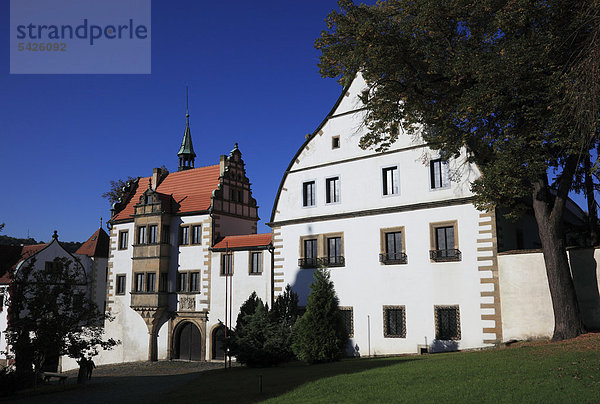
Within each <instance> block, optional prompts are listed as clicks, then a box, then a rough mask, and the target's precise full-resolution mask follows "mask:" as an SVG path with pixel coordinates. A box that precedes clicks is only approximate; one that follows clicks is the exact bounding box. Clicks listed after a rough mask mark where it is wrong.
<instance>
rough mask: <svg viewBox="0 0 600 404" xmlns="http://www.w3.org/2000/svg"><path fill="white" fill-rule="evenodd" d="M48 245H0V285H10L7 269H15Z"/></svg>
mask: <svg viewBox="0 0 600 404" xmlns="http://www.w3.org/2000/svg"><path fill="white" fill-rule="evenodd" d="M47 246H48V244H33V245H18V246H13V245H0V285H7V284H9V283H10V273H9V271H8V270H9V269H13V270H14V269H15V268H16V267H17V265H19V263H20V262H22V261H24V260H26V259H27V258H29V257H31V256H32V255H34V254H37V253H38V252H40V251H42V250H43V249H44V248H46V247H47Z"/></svg>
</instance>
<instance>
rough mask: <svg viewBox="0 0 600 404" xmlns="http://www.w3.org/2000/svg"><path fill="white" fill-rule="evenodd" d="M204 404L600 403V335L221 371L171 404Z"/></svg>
mask: <svg viewBox="0 0 600 404" xmlns="http://www.w3.org/2000/svg"><path fill="white" fill-rule="evenodd" d="M259 375H261V376H262V379H263V392H262V393H259V392H258V380H259ZM197 400H201V401H203V402H234V403H236V404H237V403H245V402H258V401H264V400H267V402H285V403H289V402H302V403H307V402H310V403H314V402H328V403H331V402H334V403H335V402H340V403H341V402H378V403H379V402H416V401H419V402H421V401H425V402H434V401H435V402H455V401H459V400H460V401H461V402H477V403H479V402H494V403H495V402H581V403H587V402H600V334H586V335H583V336H581V337H579V338H576V339H574V340H570V341H563V342H556V343H550V342H547V341H545V342H542V341H538V342H528V343H518V344H514V345H512V346H511V347H506V348H500V349H493V350H485V351H475V352H462V353H460V352H457V353H447V354H435V355H424V356H404V357H396V358H376V359H348V360H344V361H341V362H337V363H331V364H323V365H313V366H308V365H304V364H301V363H291V364H287V365H284V366H280V367H274V368H266V369H250V368H244V367H238V368H233V369H227V370H224V369H220V370H215V371H209V372H206V373H204V374H202V375H201V376H199V377H198V378H197V379H196V380H194V381H193V382H191V383H190V384H188V385H187V386H185V387H182V388H181V389H178V391H176V392H173V393H172V394H170V395H169V396H168V397H167V398H166V399H165V402H167V401H168V402H180V401H183V402H190V401H197Z"/></svg>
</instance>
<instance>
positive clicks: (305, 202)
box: [302, 181, 315, 206]
mask: <svg viewBox="0 0 600 404" xmlns="http://www.w3.org/2000/svg"><path fill="white" fill-rule="evenodd" d="M302 206H315V182H314V181H308V182H305V183H303V184H302Z"/></svg>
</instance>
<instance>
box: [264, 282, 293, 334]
mask: <svg viewBox="0 0 600 404" xmlns="http://www.w3.org/2000/svg"><path fill="white" fill-rule="evenodd" d="M270 314H271V318H272V319H273V321H275V322H277V323H279V324H283V325H284V326H286V327H289V328H290V329H291V327H292V326H293V325H294V324H295V323H296V320H297V319H298V294H296V292H294V291H293V290H292V287H291V286H290V285H289V284H287V285H286V287H285V290H284V291H283V294H281V296H279V297H278V298H277V299H276V300H275V302H273V308H272V309H271V313H270Z"/></svg>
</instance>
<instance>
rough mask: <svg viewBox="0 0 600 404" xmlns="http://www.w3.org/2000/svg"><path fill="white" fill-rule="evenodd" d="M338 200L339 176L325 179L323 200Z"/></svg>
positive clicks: (329, 201) (327, 201) (331, 201)
mask: <svg viewBox="0 0 600 404" xmlns="http://www.w3.org/2000/svg"><path fill="white" fill-rule="evenodd" d="M339 201H340V177H331V178H327V179H326V180H325V202H326V203H335V202H339Z"/></svg>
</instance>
